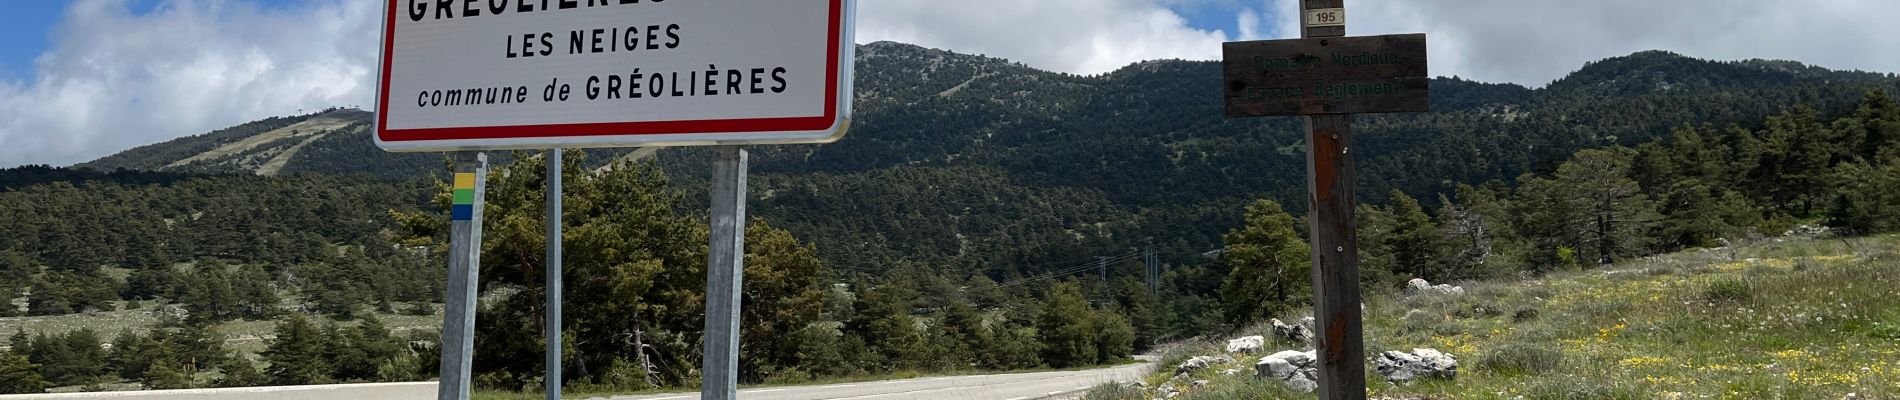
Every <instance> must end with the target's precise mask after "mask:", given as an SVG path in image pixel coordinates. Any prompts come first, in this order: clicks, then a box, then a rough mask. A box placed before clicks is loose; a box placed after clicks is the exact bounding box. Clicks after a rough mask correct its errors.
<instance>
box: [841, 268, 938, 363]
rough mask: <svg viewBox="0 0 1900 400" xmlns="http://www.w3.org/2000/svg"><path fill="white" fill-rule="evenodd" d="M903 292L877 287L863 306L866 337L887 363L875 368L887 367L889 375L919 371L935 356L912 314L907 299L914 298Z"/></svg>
mask: <svg viewBox="0 0 1900 400" xmlns="http://www.w3.org/2000/svg"><path fill="white" fill-rule="evenodd" d="M899 291H900V290H899V289H897V288H895V287H892V286H888V285H887V286H880V287H877V288H873V289H871V290H870V291H869V292H868V293H866V294H865V296H864V301H863V302H862V303H861V307H862V310H863V312H862V313H861V314H860V315H859V318H860V319H861V321H862V322H860V323H859V325H860V326H861V327H862V330H861V332H864V334H863V336H862V337H864V338H865V339H866V341H867V342H868V343H867V344H869V345H870V346H871V348H873V349H876V351H877V352H878V353H879V354H880V355H881V356H882V358H883V361H884V362H883V363H880V364H871V365H875V366H878V367H883V368H887V370H886V371H885V372H889V371H902V370H909V369H916V368H919V367H921V366H922V365H923V364H924V363H925V362H926V361H928V359H929V357H930V355H931V348H930V343H929V342H928V341H926V340H925V339H924V334H923V332H921V331H919V330H918V328H917V320H916V318H914V317H911V315H910V302H909V301H907V300H905V299H908V298H910V296H906V295H902V294H900V293H898V292H899ZM871 365H867V366H871Z"/></svg>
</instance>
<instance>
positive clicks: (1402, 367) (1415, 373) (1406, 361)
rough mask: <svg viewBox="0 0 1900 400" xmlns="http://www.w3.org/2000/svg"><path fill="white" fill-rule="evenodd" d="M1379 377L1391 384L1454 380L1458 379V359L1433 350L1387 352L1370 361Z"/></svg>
mask: <svg viewBox="0 0 1900 400" xmlns="http://www.w3.org/2000/svg"><path fill="white" fill-rule="evenodd" d="M1372 365H1373V368H1374V369H1376V370H1378V371H1379V375H1383V376H1385V379H1386V380H1388V381H1392V382H1410V381H1412V380H1415V379H1423V378H1435V379H1454V378H1457V377H1458V358H1456V357H1452V356H1451V355H1450V354H1444V353H1441V352H1439V351H1438V350H1434V349H1412V352H1411V353H1406V352H1401V351H1388V352H1384V353H1380V354H1379V357H1378V358H1376V359H1374V360H1372Z"/></svg>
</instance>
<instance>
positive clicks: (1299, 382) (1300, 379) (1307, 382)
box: [1286, 375, 1319, 393]
mask: <svg viewBox="0 0 1900 400" xmlns="http://www.w3.org/2000/svg"><path fill="white" fill-rule="evenodd" d="M1286 386H1287V388H1290V389H1293V390H1298V391H1301V392H1307V393H1312V392H1313V391H1314V390H1318V389H1319V382H1314V381H1313V380H1312V379H1307V378H1306V377H1305V376H1302V375H1294V376H1293V377H1292V378H1288V379H1287V380H1286Z"/></svg>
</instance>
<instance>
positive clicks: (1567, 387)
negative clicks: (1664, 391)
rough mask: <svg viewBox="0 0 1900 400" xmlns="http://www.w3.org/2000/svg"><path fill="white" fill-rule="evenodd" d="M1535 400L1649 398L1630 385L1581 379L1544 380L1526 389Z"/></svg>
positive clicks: (1528, 397)
mask: <svg viewBox="0 0 1900 400" xmlns="http://www.w3.org/2000/svg"><path fill="white" fill-rule="evenodd" d="M1524 398H1526V399H1533V400H1637V399H1646V398H1649V397H1648V396H1646V395H1645V394H1644V393H1642V391H1640V390H1637V388H1635V387H1631V386H1630V385H1628V384H1618V383H1616V382H1602V381H1591V380H1581V379H1544V380H1539V381H1538V382H1536V383H1532V384H1531V385H1530V387H1528V388H1526V390H1525V393H1524Z"/></svg>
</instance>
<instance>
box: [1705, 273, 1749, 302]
mask: <svg viewBox="0 0 1900 400" xmlns="http://www.w3.org/2000/svg"><path fill="white" fill-rule="evenodd" d="M1702 297H1703V298H1705V299H1708V300H1709V301H1710V302H1715V303H1724V302H1737V301H1748V300H1750V299H1753V298H1754V297H1755V291H1754V289H1751V288H1750V287H1749V285H1748V281H1746V280H1742V279H1739V278H1718V279H1716V280H1715V281H1713V282H1709V287H1708V288H1705V289H1703V290H1702Z"/></svg>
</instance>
